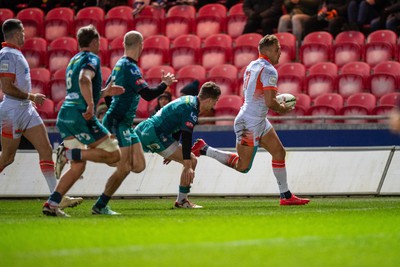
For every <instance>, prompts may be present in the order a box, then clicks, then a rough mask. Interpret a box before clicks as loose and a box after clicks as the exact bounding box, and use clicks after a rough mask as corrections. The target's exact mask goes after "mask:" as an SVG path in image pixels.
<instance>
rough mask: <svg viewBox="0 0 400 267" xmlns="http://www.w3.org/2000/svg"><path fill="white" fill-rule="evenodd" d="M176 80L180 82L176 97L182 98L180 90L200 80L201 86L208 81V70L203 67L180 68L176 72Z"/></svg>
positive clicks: (177, 85)
mask: <svg viewBox="0 0 400 267" xmlns="http://www.w3.org/2000/svg"><path fill="white" fill-rule="evenodd" d="M175 76H176V78H177V80H178V82H177V83H176V90H175V96H176V97H179V96H180V90H181V89H182V88H183V87H184V86H185V85H187V84H189V83H191V82H193V81H194V80H198V81H199V82H200V84H202V83H203V82H205V80H206V69H205V68H204V67H203V66H201V65H187V66H184V67H182V68H180V69H179V70H178V71H177V72H176V75H175Z"/></svg>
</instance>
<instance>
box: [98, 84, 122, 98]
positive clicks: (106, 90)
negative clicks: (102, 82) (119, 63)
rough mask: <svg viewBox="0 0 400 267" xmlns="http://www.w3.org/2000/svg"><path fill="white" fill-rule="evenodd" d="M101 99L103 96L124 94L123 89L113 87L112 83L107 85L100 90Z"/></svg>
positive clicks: (117, 86)
mask: <svg viewBox="0 0 400 267" xmlns="http://www.w3.org/2000/svg"><path fill="white" fill-rule="evenodd" d="M102 91H103V92H102V93H103V97H105V96H113V95H120V94H123V93H124V92H125V88H124V87H122V86H119V85H115V83H114V82H113V81H111V82H109V83H108V84H107V87H106V88H104V89H103V90H102Z"/></svg>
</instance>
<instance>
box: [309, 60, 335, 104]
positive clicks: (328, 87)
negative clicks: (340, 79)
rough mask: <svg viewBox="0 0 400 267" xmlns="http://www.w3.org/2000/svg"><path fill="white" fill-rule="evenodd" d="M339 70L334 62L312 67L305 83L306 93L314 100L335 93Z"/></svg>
mask: <svg viewBox="0 0 400 267" xmlns="http://www.w3.org/2000/svg"><path fill="white" fill-rule="evenodd" d="M337 74H338V68H337V66H336V64H335V63H332V62H319V63H316V64H315V65H313V66H311V68H310V69H309V75H308V76H307V77H306V79H305V82H304V87H305V92H307V94H308V95H309V96H310V97H311V98H312V99H314V98H316V97H317V96H319V95H321V94H325V93H333V92H335V89H336V88H335V86H336V76H337Z"/></svg>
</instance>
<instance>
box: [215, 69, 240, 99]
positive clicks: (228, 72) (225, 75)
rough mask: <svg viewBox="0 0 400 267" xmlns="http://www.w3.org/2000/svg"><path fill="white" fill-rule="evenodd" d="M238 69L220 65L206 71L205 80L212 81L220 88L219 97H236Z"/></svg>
mask: <svg viewBox="0 0 400 267" xmlns="http://www.w3.org/2000/svg"><path fill="white" fill-rule="evenodd" d="M237 77H238V69H237V68H236V67H235V66H234V65H231V64H222V65H218V66H215V67H213V68H212V69H210V70H209V71H208V74H207V80H210V81H213V82H215V83H216V84H218V85H219V87H220V88H221V95H232V94H236V95H237V91H236V88H237V85H236V83H237Z"/></svg>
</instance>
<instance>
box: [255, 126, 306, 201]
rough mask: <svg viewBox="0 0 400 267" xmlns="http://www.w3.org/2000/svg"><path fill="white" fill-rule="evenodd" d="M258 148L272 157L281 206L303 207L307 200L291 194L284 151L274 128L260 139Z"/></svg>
mask: <svg viewBox="0 0 400 267" xmlns="http://www.w3.org/2000/svg"><path fill="white" fill-rule="evenodd" d="M260 146H261V147H263V148H264V149H266V150H267V151H268V152H269V153H270V154H271V156H272V171H273V173H274V175H275V178H276V180H277V182H278V187H279V192H280V198H281V200H280V204H281V205H304V204H307V203H308V202H309V200H308V199H301V198H298V197H296V196H295V195H294V194H292V193H291V192H290V190H289V186H288V183H287V172H286V165H285V156H286V150H285V148H284V147H283V145H282V143H281V141H280V139H279V137H278V135H277V134H276V131H275V129H274V128H270V129H269V130H268V132H266V134H264V135H263V136H262V137H261V139H260Z"/></svg>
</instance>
